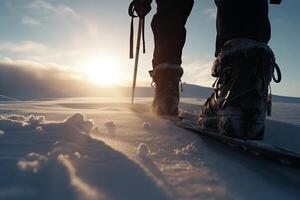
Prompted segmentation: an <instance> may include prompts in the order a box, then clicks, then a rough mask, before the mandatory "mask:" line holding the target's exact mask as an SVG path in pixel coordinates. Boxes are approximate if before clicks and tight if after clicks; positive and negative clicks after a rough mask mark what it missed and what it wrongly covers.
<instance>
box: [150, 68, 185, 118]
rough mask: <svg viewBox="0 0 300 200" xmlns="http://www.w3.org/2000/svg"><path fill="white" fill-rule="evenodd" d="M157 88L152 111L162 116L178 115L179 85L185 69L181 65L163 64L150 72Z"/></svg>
mask: <svg viewBox="0 0 300 200" xmlns="http://www.w3.org/2000/svg"><path fill="white" fill-rule="evenodd" d="M150 75H151V77H152V80H153V82H152V83H153V85H154V87H155V94H154V99H153V103H152V110H153V112H154V113H155V114H157V115H161V116H176V115H178V104H179V83H180V79H181V77H182V75H183V69H182V67H180V66H179V65H175V64H168V63H163V64H160V65H158V66H156V67H155V68H154V70H153V71H150Z"/></svg>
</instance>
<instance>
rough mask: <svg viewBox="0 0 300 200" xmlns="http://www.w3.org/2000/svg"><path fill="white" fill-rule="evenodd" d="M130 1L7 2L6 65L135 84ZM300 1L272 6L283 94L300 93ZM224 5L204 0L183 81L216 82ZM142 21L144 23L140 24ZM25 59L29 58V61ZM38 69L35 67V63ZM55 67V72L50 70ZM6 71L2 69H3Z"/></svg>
mask: <svg viewBox="0 0 300 200" xmlns="http://www.w3.org/2000/svg"><path fill="white" fill-rule="evenodd" d="M129 3H130V1H127V0H113V1H110V0H85V1H82V0H1V1H0V27H1V28H0V64H1V63H2V64H3V63H4V64H5V63H9V64H10V65H14V64H15V65H20V66H24V67H25V68H26V67H27V66H28V65H34V66H42V67H45V68H47V67H54V68H56V69H57V68H59V69H63V70H70V73H72V72H73V71H79V72H82V73H83V74H84V75H86V77H87V79H89V80H90V81H94V82H95V83H97V84H99V85H106V84H107V85H108V84H115V85H122V86H130V85H131V79H132V74H133V65H134V63H133V60H129V57H128V55H129V30H130V29H129V28H130V18H129V16H128V14H127V9H128V5H129ZM152 7H153V9H152V12H151V13H150V14H149V15H148V16H147V19H146V48H147V52H146V54H145V55H141V56H140V64H139V71H138V85H143V86H150V82H151V79H150V77H149V76H148V70H150V69H151V59H152V52H153V48H154V45H153V35H152V32H151V29H150V22H151V18H152V16H153V14H154V13H155V7H156V5H155V3H153V4H152ZM299 8H300V1H299V0H283V3H282V4H281V5H280V6H274V5H271V6H270V20H271V24H272V39H271V41H270V46H271V48H272V49H273V51H274V52H275V54H276V58H277V62H278V64H279V66H280V67H281V70H282V74H283V80H282V82H281V83H280V84H275V83H273V84H272V87H273V91H274V93H275V94H280V95H287V96H297V97H300V90H299V89H298V86H299V85H300V79H299V78H298V76H299V74H300V68H299V66H300V61H299V59H298V57H299V56H300V46H299V41H298V36H299V35H300V24H299V22H298V21H299V19H300V13H299ZM215 16H216V8H215V5H214V1H213V0H196V1H195V5H194V9H193V11H192V13H191V16H190V18H189V20H188V22H187V31H188V32H187V42H186V45H185V47H184V52H183V64H182V67H183V68H184V70H185V75H184V77H183V82H188V83H192V84H198V85H202V86H211V85H212V83H213V81H214V79H213V78H211V76H210V72H211V65H212V62H213V59H214V45H215V44H214V43H215V35H216V30H215ZM136 26H137V24H136ZM24 63H25V64H24ZM31 70H32V69H31ZM50 71H51V70H50ZM0 73H1V69H0Z"/></svg>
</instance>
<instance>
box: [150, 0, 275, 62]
mask: <svg viewBox="0 0 300 200" xmlns="http://www.w3.org/2000/svg"><path fill="white" fill-rule="evenodd" d="M215 2H216V5H217V8H218V12H217V38H216V51H215V54H216V56H217V54H218V53H219V51H220V49H221V47H222V46H223V45H224V44H225V43H226V42H227V41H229V40H231V39H234V38H241V37H244V38H249V39H253V40H257V41H260V42H264V43H268V42H269V40H270V37H271V29H270V22H269V17H268V0H215ZM156 3H157V13H156V14H155V15H154V17H153V19H152V23H151V27H152V31H153V34H154V44H155V49H154V55H153V60H152V64H153V67H155V66H157V65H159V64H161V63H170V64H177V65H181V63H182V60H181V57H182V49H183V47H184V44H185V40H186V29H185V24H186V21H187V19H188V17H189V15H190V13H191V10H192V8H193V5H194V0H156Z"/></svg>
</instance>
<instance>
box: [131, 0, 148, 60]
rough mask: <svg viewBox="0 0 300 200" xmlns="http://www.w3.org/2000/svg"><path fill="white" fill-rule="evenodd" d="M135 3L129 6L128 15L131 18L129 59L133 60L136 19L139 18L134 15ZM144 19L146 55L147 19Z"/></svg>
mask: <svg viewBox="0 0 300 200" xmlns="http://www.w3.org/2000/svg"><path fill="white" fill-rule="evenodd" d="M134 3H135V2H134V1H133V2H132V3H131V4H130V5H129V9H128V14H129V16H130V17H131V23H130V41H129V46H130V47H129V48H130V49H129V58H130V59H133V58H134V53H133V49H134V47H133V45H134V44H133V43H134V41H133V40H134V18H136V17H138V16H137V15H135V14H134V12H135V4H134ZM141 18H142V19H143V24H142V38H143V53H144V54H145V53H146V42H145V17H141Z"/></svg>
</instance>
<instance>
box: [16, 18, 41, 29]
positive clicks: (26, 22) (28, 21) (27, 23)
mask: <svg viewBox="0 0 300 200" xmlns="http://www.w3.org/2000/svg"><path fill="white" fill-rule="evenodd" d="M21 23H22V24H23V25H25V26H30V27H35V26H41V23H40V22H39V21H37V20H35V19H33V18H31V17H28V16H25V17H23V18H22V20H21Z"/></svg>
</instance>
